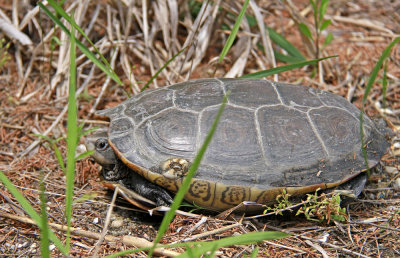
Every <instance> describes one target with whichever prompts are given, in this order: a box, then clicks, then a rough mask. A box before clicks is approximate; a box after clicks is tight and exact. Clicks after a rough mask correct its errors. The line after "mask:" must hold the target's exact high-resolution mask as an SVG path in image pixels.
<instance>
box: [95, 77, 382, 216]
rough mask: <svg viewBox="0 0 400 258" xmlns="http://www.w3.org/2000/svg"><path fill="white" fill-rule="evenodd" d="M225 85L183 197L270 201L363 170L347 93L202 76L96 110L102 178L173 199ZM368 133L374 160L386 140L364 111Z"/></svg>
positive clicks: (160, 200) (160, 199)
mask: <svg viewBox="0 0 400 258" xmlns="http://www.w3.org/2000/svg"><path fill="white" fill-rule="evenodd" d="M228 91H230V96H229V99H228V103H227V105H226V107H225V109H224V111H223V114H222V117H221V119H220V122H219V124H218V127H217V130H216V132H215V134H214V137H213V139H212V141H211V143H210V145H209V146H208V149H207V151H206V153H205V155H204V157H203V160H202V162H201V165H200V167H199V168H198V170H197V172H196V174H195V176H194V178H193V179H192V182H191V185H190V188H189V191H188V192H187V194H186V196H185V199H186V200H187V201H188V202H194V203H196V204H197V205H200V206H202V207H205V208H208V209H212V210H225V209H228V208H231V207H233V206H236V205H238V204H240V203H241V202H243V201H251V202H256V203H261V204H268V203H271V202H274V201H275V198H276V196H277V195H279V194H282V191H283V190H286V192H287V193H288V194H290V195H302V194H305V193H309V192H314V191H315V190H316V189H317V188H321V189H326V188H333V187H336V186H338V185H341V184H343V183H345V182H347V181H349V180H350V179H353V178H355V177H356V176H357V175H359V174H361V173H362V172H364V171H365V170H366V166H365V161H364V157H363V153H362V148H361V138H360V137H361V136H360V135H361V134H360V120H359V117H360V111H359V110H358V109H357V108H356V107H355V106H354V105H353V104H351V103H349V102H348V101H346V100H345V99H344V98H342V97H340V96H337V95H335V94H332V93H329V92H326V91H322V90H318V89H312V88H308V87H305V86H300V85H291V84H285V83H277V82H270V81H265V80H254V79H199V80H194V81H189V82H183V83H178V84H174V85H170V86H166V87H162V88H159V89H155V90H148V91H145V92H143V93H141V94H139V95H137V96H134V97H132V98H130V99H128V100H126V101H125V102H123V103H122V104H120V105H118V106H116V107H113V108H110V109H106V110H102V111H100V112H99V115H102V116H107V117H109V118H110V126H109V129H108V133H107V135H104V136H103V137H95V138H96V139H95V140H94V141H93V142H92V144H89V145H90V146H89V149H95V150H96V154H95V155H94V157H95V159H96V160H97V161H98V162H99V163H100V164H102V165H103V168H104V169H103V175H104V178H105V179H106V180H108V181H114V182H120V183H121V184H123V185H124V186H126V187H127V188H130V189H133V190H134V191H135V192H137V193H139V194H141V195H143V196H144V197H146V198H148V199H150V200H153V201H155V202H156V203H157V204H158V205H165V204H169V203H170V202H171V200H172V199H171V195H170V193H175V192H176V191H177V190H178V188H179V186H180V185H181V183H182V180H183V178H184V177H185V174H186V173H187V171H188V168H189V166H190V164H191V162H192V161H193V159H194V157H195V155H196V153H197V151H198V150H199V148H200V146H201V145H202V143H203V140H204V139H205V137H206V135H207V133H208V132H209V129H210V127H211V125H212V123H213V121H214V119H215V117H216V114H217V111H218V108H219V107H220V105H221V102H222V99H223V97H224V94H225V93H226V92H228ZM364 134H365V137H364V139H365V147H366V152H367V157H368V165H369V167H373V166H375V165H377V164H378V162H379V160H380V158H381V157H382V155H383V154H384V153H385V152H386V150H387V148H388V146H389V143H388V142H387V140H386V138H385V129H381V128H379V127H378V126H377V125H376V124H375V123H374V122H372V121H371V120H370V119H369V118H368V117H366V116H365V117H364ZM362 187H363V185H362V186H361V189H362ZM358 191H359V190H358ZM257 207H258V206H255V207H251V206H249V207H247V209H249V210H252V209H253V210H254V209H257Z"/></svg>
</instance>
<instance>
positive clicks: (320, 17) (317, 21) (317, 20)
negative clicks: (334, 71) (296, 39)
mask: <svg viewBox="0 0 400 258" xmlns="http://www.w3.org/2000/svg"><path fill="white" fill-rule="evenodd" d="M310 4H311V6H312V9H313V13H314V27H315V38H314V37H313V35H312V33H311V29H310V28H309V27H308V26H307V25H306V24H305V23H300V24H299V25H298V26H299V29H300V31H301V33H302V34H303V35H304V36H306V37H307V38H309V39H310V40H311V41H312V42H314V45H315V58H316V59H318V58H319V56H320V51H321V50H322V49H324V48H325V47H326V46H327V45H329V43H331V42H332V40H333V35H332V33H328V35H327V36H326V38H325V40H324V42H323V43H322V47H320V44H319V41H320V37H321V34H322V32H323V31H324V30H326V28H327V27H328V26H329V25H330V24H331V23H332V20H330V19H325V18H324V17H325V13H326V10H327V8H328V4H329V0H310Z"/></svg>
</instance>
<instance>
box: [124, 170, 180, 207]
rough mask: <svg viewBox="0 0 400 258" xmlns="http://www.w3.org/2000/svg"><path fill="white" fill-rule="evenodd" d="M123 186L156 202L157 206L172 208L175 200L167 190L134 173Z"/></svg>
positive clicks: (125, 180)
mask: <svg viewBox="0 0 400 258" xmlns="http://www.w3.org/2000/svg"><path fill="white" fill-rule="evenodd" d="M123 184H124V185H126V187H128V188H129V189H132V190H133V191H135V192H136V193H137V194H139V195H141V196H143V197H145V198H147V199H149V200H151V201H153V202H155V203H156V205H157V206H170V205H171V203H172V202H173V198H172V196H171V194H170V193H169V192H168V191H167V190H165V189H164V188H162V187H161V186H158V185H156V184H153V183H152V182H149V181H148V180H146V179H145V178H143V177H142V176H140V175H139V174H137V173H134V172H132V173H131V175H130V177H129V178H125V179H124V180H123Z"/></svg>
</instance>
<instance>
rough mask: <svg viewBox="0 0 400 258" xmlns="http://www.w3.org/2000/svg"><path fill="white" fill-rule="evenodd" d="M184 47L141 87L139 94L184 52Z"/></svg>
mask: <svg viewBox="0 0 400 258" xmlns="http://www.w3.org/2000/svg"><path fill="white" fill-rule="evenodd" d="M185 49H186V47H184V48H182V49H181V50H180V51H179V52H178V53H176V55H174V56H173V57H172V58H171V59H169V60H168V61H167V62H166V63H165V64H164V65H163V66H162V67H161V68H160V69H159V70H158V71H157V72H156V73H155V74H154V75H153V76H152V77H151V78H150V80H149V81H148V82H147V83H146V84H145V85H144V86H143V88H142V89H141V90H140V91H141V92H142V91H144V90H145V89H146V88H147V87H149V85H150V83H152V82H153V81H154V79H155V78H157V76H158V75H159V74H160V73H161V72H162V70H164V69H165V68H166V67H167V66H168V65H169V63H171V62H172V61H173V60H174V59H175V58H176V57H177V56H179V55H180V54H182V52H183V51H185Z"/></svg>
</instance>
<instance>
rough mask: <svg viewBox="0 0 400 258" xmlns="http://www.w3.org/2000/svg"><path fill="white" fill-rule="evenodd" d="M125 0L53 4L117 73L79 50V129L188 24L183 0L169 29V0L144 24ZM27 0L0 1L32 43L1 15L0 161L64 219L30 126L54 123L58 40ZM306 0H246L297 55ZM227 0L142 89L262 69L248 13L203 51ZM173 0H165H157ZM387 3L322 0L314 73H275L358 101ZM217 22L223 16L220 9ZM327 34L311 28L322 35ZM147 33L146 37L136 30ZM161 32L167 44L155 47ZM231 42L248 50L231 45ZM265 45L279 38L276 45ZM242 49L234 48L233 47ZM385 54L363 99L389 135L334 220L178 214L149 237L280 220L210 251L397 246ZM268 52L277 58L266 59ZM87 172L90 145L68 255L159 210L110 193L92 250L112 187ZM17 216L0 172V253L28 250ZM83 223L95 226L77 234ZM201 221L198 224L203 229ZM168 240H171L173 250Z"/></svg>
mask: <svg viewBox="0 0 400 258" xmlns="http://www.w3.org/2000/svg"><path fill="white" fill-rule="evenodd" d="M11 2H13V3H11ZM127 2H129V1H118V0H115V1H67V3H66V7H65V8H69V7H71V8H72V9H73V10H74V11H75V14H76V18H77V19H76V20H77V23H78V24H79V25H80V26H81V27H82V28H83V29H84V30H87V31H88V32H89V33H88V35H89V38H90V39H91V40H92V41H93V42H94V43H95V44H98V45H96V46H98V48H99V49H100V51H101V52H102V53H103V55H104V56H105V57H106V58H107V59H108V60H109V62H110V64H111V67H113V68H114V70H115V71H116V73H117V74H118V76H119V77H120V78H121V80H122V82H123V85H121V86H118V85H117V84H116V83H114V82H113V81H110V80H109V79H107V77H106V75H105V74H104V72H102V71H101V70H100V69H98V68H96V67H95V65H93V63H92V62H90V61H88V59H87V58H86V57H84V56H83V55H82V53H81V52H79V51H78V58H77V65H78V85H77V87H78V91H79V94H78V111H79V119H80V122H85V129H89V128H93V127H94V126H102V125H104V123H103V122H102V121H99V120H97V119H96V117H94V116H93V111H94V110H99V109H104V108H107V107H111V106H115V105H117V104H118V103H120V102H122V101H123V100H125V99H127V98H128V95H133V94H137V93H138V92H139V90H140V88H141V87H143V85H144V84H145V82H147V81H148V80H149V79H150V78H151V75H153V74H155V72H156V71H157V70H158V69H159V68H160V67H161V66H162V64H164V63H165V62H166V61H167V60H168V59H169V58H171V57H172V55H174V54H176V53H177V51H179V50H180V48H179V47H181V46H182V45H184V43H183V42H185V40H186V39H187V37H188V35H189V31H190V29H188V28H190V26H192V25H193V22H194V18H193V17H191V16H190V15H189V12H190V10H188V9H187V8H189V7H187V6H186V5H185V4H184V3H183V2H184V1H179V12H180V16H179V17H180V20H181V23H179V26H177V28H178V29H177V30H176V31H175V32H174V30H172V29H171V30H169V28H164V27H163V21H162V19H163V17H164V18H165V17H170V15H168V16H165V15H163V14H162V11H163V10H164V11H165V10H166V9H168V8H166V9H165V8H164V9H163V4H162V3H164V1H160V2H158V3H157V4H156V3H155V2H156V1H154V3H148V6H147V8H148V24H147V25H148V26H149V30H148V31H147V32H148V33H147V34H148V35H146V33H144V32H146V29H145V28H146V26H145V25H146V24H143V23H140V22H138V17H139V18H140V17H141V18H142V10H143V9H142V8H143V6H142V5H141V4H138V3H135V4H132V6H130V8H132V10H133V11H132V13H133V14H132V17H133V18H132V20H130V19H128V14H131V13H130V12H128V6H129V4H128V5H127ZM149 2H153V1H149ZM171 2H175V1H171ZM217 2H218V1H217ZM228 2H229V1H228ZM232 2H236V1H232ZM32 3H33V2H29V1H7V0H6V1H4V0H0V11H1V13H0V14H1V15H0V19H4V20H7V19H8V20H9V21H10V24H13V26H14V27H15V28H19V29H18V31H20V32H22V33H23V34H25V36H26V37H27V38H29V40H30V42H31V43H30V44H27V45H24V43H23V42H22V41H21V39H17V37H12V36H10V35H9V34H7V33H5V32H4V29H3V30H1V28H0V39H4V40H5V42H4V43H3V46H5V44H6V43H8V42H9V43H10V47H9V48H8V51H7V52H8V54H7V55H6V56H7V60H6V63H5V64H4V65H3V66H2V67H0V170H1V171H3V172H4V173H5V175H6V176H7V177H8V178H9V179H10V180H11V181H12V183H13V184H14V185H15V186H17V188H18V190H19V191H20V192H22V193H23V195H24V196H25V197H26V198H27V200H28V201H29V202H30V204H31V205H32V206H33V207H35V209H37V211H39V210H40V201H39V193H40V191H39V182H40V178H41V177H42V176H43V177H44V178H45V183H46V193H47V199H48V202H47V213H48V217H49V221H50V222H52V223H55V224H58V225H64V224H65V221H64V202H65V195H64V194H65V180H66V179H65V177H64V173H63V171H62V169H61V167H60V165H59V163H58V161H57V158H56V155H55V153H54V148H52V147H51V145H50V144H49V143H48V142H46V141H44V140H42V139H40V138H38V137H37V136H35V135H38V134H40V135H47V136H48V137H50V138H51V139H58V138H59V137H65V136H66V105H67V94H68V90H67V89H68V54H69V49H68V47H67V46H66V45H67V44H66V43H68V39H67V38H66V37H65V35H63V33H61V31H60V29H59V28H58V27H55V26H54V24H53V23H52V22H51V21H50V20H49V18H48V17H47V16H46V14H45V13H44V12H39V11H38V9H37V7H35V6H34V5H31V4H32ZM290 3H293V6H291V5H290ZM307 3H308V1H297V0H293V1H287V3H286V4H282V3H281V1H259V2H257V5H258V7H259V8H260V10H261V14H262V15H263V19H264V22H265V24H266V25H267V26H269V27H271V28H273V29H274V30H276V31H277V32H279V33H281V34H282V35H283V36H284V37H285V38H286V39H287V40H288V41H289V42H291V43H292V44H293V45H295V46H296V47H297V48H298V49H299V50H300V52H301V53H303V55H305V56H306V57H307V58H310V59H311V58H314V57H315V56H312V55H310V54H308V50H307V44H306V43H305V41H304V39H302V38H301V36H300V33H299V30H298V28H297V27H296V25H294V23H293V21H294V20H296V19H295V18H294V16H299V15H303V16H302V17H300V18H298V20H299V21H302V20H303V19H304V21H306V22H309V23H310V24H311V23H312V22H313V18H312V12H310V9H308V4H307ZM164 7H165V6H164ZM240 7H241V4H240V5H236V4H235V3H227V2H225V3H221V10H220V11H219V12H218V13H217V15H216V17H214V20H212V21H213V23H212V26H211V27H210V29H208V28H207V27H206V25H202V26H203V27H199V31H201V30H202V29H204V32H208V33H209V34H210V35H211V36H210V37H209V38H208V40H205V39H201V40H200V39H199V41H197V42H195V43H193V44H191V45H190V47H189V48H192V49H193V53H192V56H190V54H189V53H190V51H189V50H188V51H187V52H184V55H187V57H188V58H187V60H185V59H183V60H181V63H179V62H176V63H173V64H171V66H173V67H174V68H171V67H168V68H167V69H166V70H165V71H164V72H162V73H161V74H160V75H159V76H158V78H157V80H156V82H154V83H152V84H151V85H150V88H154V87H161V86H163V85H166V84H171V83H175V82H181V81H185V80H188V79H195V78H204V77H218V76H226V75H229V76H232V75H233V76H234V77H237V76H240V75H241V74H246V73H251V72H256V71H260V70H262V69H267V68H271V64H270V63H269V62H268V60H269V59H268V57H267V55H266V54H264V53H263V52H262V51H261V49H260V48H257V44H262V42H261V40H260V38H257V37H258V35H260V34H259V33H260V32H259V31H260V30H259V28H258V27H257V26H251V25H249V28H248V29H246V26H243V27H242V28H241V30H240V31H239V35H238V37H239V39H238V41H237V42H236V43H235V44H234V47H233V49H232V50H231V51H230V52H229V53H228V56H227V58H226V59H225V60H224V62H223V63H222V64H220V65H216V61H215V60H216V58H217V57H218V56H219V53H220V52H221V50H222V48H223V43H224V42H225V40H226V38H227V35H228V34H227V33H228V32H229V31H227V30H226V28H225V27H223V26H222V22H221V19H218V17H225V16H224V15H226V16H227V17H228V16H229V15H228V14H227V13H228V11H226V10H229V8H232V9H233V10H236V11H238V10H240ZM35 8H36V9H35ZM180 8H181V9H180ZM185 8H186V9H185ZM172 9H173V8H171V7H170V9H169V10H172ZM290 10H291V11H290ZM68 12H69V11H68ZM157 12H161V14H160V13H157ZM171 13H172V11H171ZM248 14H249V15H254V9H250V8H249V10H248ZM399 14H400V1H388V0H385V1H369V0H358V1H351V2H348V1H331V3H330V5H329V7H328V11H327V18H329V19H331V20H332V24H331V25H330V26H329V27H328V29H327V31H328V32H331V33H332V34H333V41H332V42H331V43H330V44H328V45H327V47H326V48H325V49H324V50H323V51H322V53H321V55H320V56H337V57H335V58H331V59H329V60H328V61H325V62H324V65H323V72H321V74H316V75H315V76H313V69H312V67H306V68H301V69H295V70H292V71H289V72H284V73H282V74H280V75H279V77H278V78H279V81H282V82H290V83H299V84H303V85H307V86H310V87H315V88H320V89H324V90H328V91H331V92H334V93H336V94H339V95H341V96H344V97H345V98H347V99H348V100H350V101H351V102H352V103H353V104H355V105H356V106H357V107H359V108H360V107H361V106H362V97H363V93H364V89H365V87H366V85H367V82H368V79H369V76H370V75H371V72H372V69H373V67H374V65H375V64H376V63H377V62H378V59H379V57H380V56H381V54H382V52H383V51H384V49H385V48H386V47H387V46H388V44H389V43H390V42H391V41H392V40H394V39H395V38H396V37H398V36H399V35H400V15H399ZM93 17H94V18H93ZM209 17H212V14H210V16H209ZM141 18H140V19H141ZM191 18H193V20H190V19H191ZM140 19H139V20H140ZM164 22H165V21H164ZM168 22H171V24H172V22H173V21H172V19H171V20H168ZM225 23H226V24H228V25H229V24H230V25H232V24H233V23H232V21H231V20H229V19H228V21H227V22H225ZM53 29H54V31H53ZM152 29H153V30H152ZM126 31H127V32H126ZM167 31H168V33H170V35H169V36H167V35H168V33H167ZM174 33H175V34H174ZM199 35H200V34H199ZM248 35H250V38H251V40H248V39H246V37H247V38H249V36H248ZM326 35H327V34H326V33H323V34H322V35H321V38H322V39H323V38H324V37H326ZM55 37H57V38H58V39H59V43H58V44H57V43H55V41H51V39H54V38H55ZM146 37H147V40H148V42H150V43H148V42H147V43H146V41H145V39H146ZM166 38H170V39H171V40H170V41H168V40H166ZM79 39H80V40H82V41H83V43H84V44H86V45H87V41H86V40H84V39H82V37H80V38H79ZM242 39H243V41H241V40H242ZM322 39H321V40H322ZM246 40H247V41H246ZM121 42H122V43H121ZM124 42H125V44H123V43H124ZM168 42H169V43H170V45H169V46H168V47H167V46H166V44H169V43H168ZM203 42H206V43H207V44H203ZM246 42H248V43H246ZM241 43H243V46H248V47H249V49H250V50H249V51H247V50H244V49H243V46H242V45H241ZM246 44H247V45H246ZM203 46H204V47H203ZM273 46H274V48H275V49H278V50H279V47H277V46H276V45H275V44H273ZM189 48H188V49H189ZM3 49H4V48H3ZM246 51H247V52H246ZM0 53H1V49H0ZM113 53H117V54H116V55H113ZM242 53H247V56H244V57H243V55H242ZM0 57H1V55H0ZM241 57H242V58H244V59H240V58H241ZM0 60H1V59H0ZM240 60H244V61H243V62H244V65H243V67H242V68H240V69H238V70H235V71H233V70H234V69H233V68H234V67H235V65H238V66H240ZM387 60H388V61H387V63H385V65H386V67H387V68H386V69H387V71H386V76H387V82H388V84H387V91H386V97H385V103H383V101H384V98H383V97H382V96H383V95H384V94H383V92H382V78H383V71H382V70H381V71H380V72H379V74H378V78H377V81H376V82H375V83H374V85H373V88H372V90H371V92H370V94H369V96H368V98H367V101H366V106H365V113H366V114H367V115H368V116H370V117H372V118H384V120H385V121H386V123H387V124H388V126H389V127H390V128H391V129H392V130H393V131H394V134H393V137H392V139H391V141H392V146H391V149H390V151H389V152H388V153H387V154H386V155H385V156H384V157H383V158H382V166H381V168H380V169H378V170H377V171H375V172H374V173H372V175H371V177H370V179H369V181H368V184H367V186H366V188H365V189H364V191H363V192H362V194H361V196H360V198H359V199H357V200H353V201H351V202H349V203H348V204H347V205H346V208H347V212H346V214H347V219H346V221H344V222H335V221H331V222H330V223H327V222H326V221H325V222H316V221H312V220H307V219H306V218H305V217H304V216H302V215H299V216H295V215H294V214H293V213H285V214H284V215H283V216H268V217H265V218H262V219H249V220H243V221H242V220H240V217H233V218H230V219H227V220H218V219H216V218H215V217H214V216H208V217H207V219H204V218H203V219H202V218H190V217H186V216H183V215H179V216H176V217H175V219H174V220H173V222H172V223H171V225H170V228H169V230H168V233H167V234H166V236H165V237H164V238H163V241H162V242H163V243H172V242H180V241H183V240H185V239H186V240H187V239H193V240H199V241H200V240H201V241H205V240H213V239H220V238H222V237H226V236H233V235H236V234H244V233H247V232H255V231H268V230H277V231H283V232H289V233H292V236H290V237H287V238H284V239H280V240H274V241H264V242H262V243H260V244H258V245H248V246H233V247H226V248H222V249H220V250H218V251H217V253H216V255H217V256H218V257H240V256H244V255H245V254H250V253H251V252H252V250H253V249H254V248H255V247H256V246H258V248H259V250H258V257H281V256H295V257H320V256H323V257H348V256H350V257H353V256H354V257H396V256H400V237H399V236H400V234H399V231H400V173H399V169H400V162H399V160H400V140H399V128H400V86H399V85H400V79H399V78H400V45H399V44H397V45H395V46H394V48H393V50H392V51H391V53H390V55H389V58H388V59H387ZM189 63H190V64H191V65H192V66H191V67H190V66H188V68H187V69H186V68H183V69H182V70H179V69H178V68H177V67H179V66H180V65H181V66H183V67H186V66H185V65H186V64H189ZM277 65H278V66H279V65H284V63H282V62H279V61H278V62H277ZM263 67H264V68H263ZM185 69H186V70H185ZM190 69H191V70H190ZM178 71H182V72H178ZM267 79H269V80H273V79H274V77H273V76H269V77H268V78H267ZM384 104H386V106H383V105H384ZM80 143H83V140H82V141H81V142H80ZM56 146H57V147H58V148H59V150H60V151H61V154H62V155H63V157H65V154H66V142H65V139H61V140H59V141H57V142H56ZM99 171H100V166H99V165H97V164H95V163H94V162H93V160H92V159H90V158H85V159H83V160H79V161H78V162H77V165H76V175H75V199H77V198H79V197H82V196H88V198H86V199H85V200H83V201H79V202H76V203H74V207H73V208H74V209H73V220H72V226H73V227H74V228H79V229H81V230H82V231H79V232H75V233H73V238H72V244H71V253H70V255H71V256H92V255H95V256H103V255H107V254H112V253H114V252H117V251H122V250H126V249H129V248H133V246H131V245H130V243H128V242H123V241H122V239H123V238H122V237H123V236H128V235H130V236H135V237H140V238H142V239H145V240H148V241H152V240H153V239H154V237H155V235H156V233H157V227H158V226H159V223H160V221H161V219H162V218H161V217H160V216H150V215H148V214H147V213H146V212H143V211H140V210H138V209H135V208H134V207H132V206H130V205H128V204H127V203H126V202H125V201H124V200H122V199H118V200H117V202H116V207H115V208H114V210H113V212H112V215H111V221H110V226H109V229H108V234H109V235H110V236H116V237H118V238H117V239H116V238H107V239H105V240H104V241H103V243H102V244H101V245H99V247H100V249H98V250H95V247H96V243H97V242H98V237H99V233H101V232H102V230H103V228H104V223H105V221H106V215H107V210H108V208H109V205H110V202H111V198H112V193H111V192H110V191H108V190H107V189H105V187H104V186H103V185H102V184H101V182H100V178H99ZM13 216H14V217H13ZM28 218H29V217H28V215H27V214H26V213H25V212H24V211H23V209H22V208H21V206H20V205H19V204H18V202H17V201H16V199H15V198H14V197H13V196H12V195H11V194H10V192H9V191H8V190H7V189H6V188H5V187H4V185H2V184H0V256H18V257H19V256H22V257H25V256H39V255H40V231H39V230H38V228H37V227H36V226H35V225H32V224H31V223H30V222H29V220H27V219H28ZM213 230H215V231H213ZM55 232H56V233H57V235H58V236H59V237H60V238H61V239H65V232H64V231H62V230H55ZM87 232H94V233H98V234H97V235H88V234H87ZM205 232H209V234H206V235H202V234H203V233H205ZM51 248H52V255H53V256H59V255H60V253H59V251H57V249H56V248H55V247H53V246H52V247H51ZM174 251H176V252H183V251H184V249H174ZM136 256H138V257H139V256H145V253H138V254H136V255H135V257H136Z"/></svg>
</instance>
